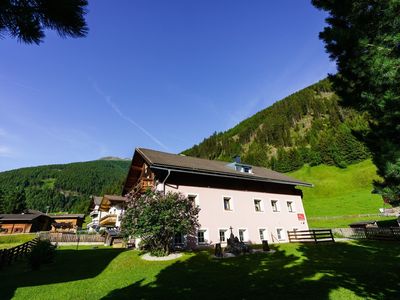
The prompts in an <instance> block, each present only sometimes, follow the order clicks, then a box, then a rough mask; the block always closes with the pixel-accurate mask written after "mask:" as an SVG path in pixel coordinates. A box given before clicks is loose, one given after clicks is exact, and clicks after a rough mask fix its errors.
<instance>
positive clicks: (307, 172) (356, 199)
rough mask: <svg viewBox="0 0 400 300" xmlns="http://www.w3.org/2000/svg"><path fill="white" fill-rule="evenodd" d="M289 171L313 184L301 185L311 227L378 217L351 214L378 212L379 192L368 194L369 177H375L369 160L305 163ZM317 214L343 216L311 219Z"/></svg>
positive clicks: (371, 179) (369, 190)
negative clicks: (345, 164) (343, 164)
mask: <svg viewBox="0 0 400 300" xmlns="http://www.w3.org/2000/svg"><path fill="white" fill-rule="evenodd" d="M289 175H291V176H293V177H295V178H298V179H301V180H304V181H307V182H310V183H313V184H314V187H313V188H302V190H303V195H304V197H303V204H304V207H305V210H306V214H307V217H309V218H310V221H309V225H310V226H311V227H339V226H345V227H347V225H348V224H349V223H352V222H355V221H359V220H371V219H372V220H375V219H376V220H378V219H381V218H379V217H354V215H358V214H378V213H379V208H380V207H383V205H384V204H383V201H382V198H381V197H380V196H378V195H374V194H371V191H372V181H373V180H374V179H377V178H378V177H377V175H376V167H375V166H374V165H373V163H372V162H371V161H370V160H366V161H363V162H360V163H358V164H354V165H350V166H348V167H347V168H345V169H340V168H337V167H334V166H326V165H320V166H315V167H310V166H304V167H303V168H301V169H300V170H297V171H295V172H292V173H290V174H289ZM386 207H387V206H386ZM320 216H344V217H343V218H338V219H327V220H326V222H325V221H324V220H313V219H312V217H320ZM350 216H351V217H350ZM347 221H349V222H347Z"/></svg>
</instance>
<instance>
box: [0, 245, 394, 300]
mask: <svg viewBox="0 0 400 300" xmlns="http://www.w3.org/2000/svg"><path fill="white" fill-rule="evenodd" d="M274 248H275V250H276V252H275V253H272V254H264V253H259V254H253V255H246V256H242V257H238V258H231V259H224V260H215V259H212V258H211V257H210V256H209V254H208V252H206V251H203V252H198V253H186V254H185V255H184V256H183V257H182V258H180V259H178V260H175V261H169V262H147V261H143V260H142V259H141V258H140V256H139V253H138V252H137V251H124V250H120V249H110V248H99V249H91V248H89V247H86V248H82V247H81V249H80V250H78V251H76V250H74V248H63V249H61V250H58V251H57V257H56V262H54V263H53V264H50V265H47V266H45V267H43V268H42V269H41V270H40V271H35V272H33V271H30V270H29V269H28V268H27V267H26V265H25V264H24V262H19V263H16V264H14V265H12V266H9V267H6V268H5V269H3V270H2V271H1V272H0V295H1V298H2V299H9V298H12V297H14V298H15V299H104V298H110V299H112V298H113V299H328V298H329V299H365V298H370V299H396V298H398V295H399V290H400V285H399V283H400V273H399V272H398V270H399V267H400V256H399V255H398V253H399V252H400V244H399V243H396V242H365V243H356V242H352V243H335V244H329V245H311V244H310V245H301V244H281V245H277V246H274Z"/></svg>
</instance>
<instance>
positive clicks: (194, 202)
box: [188, 194, 199, 206]
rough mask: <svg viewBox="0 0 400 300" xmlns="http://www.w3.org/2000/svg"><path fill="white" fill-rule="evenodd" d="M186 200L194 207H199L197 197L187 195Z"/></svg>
mask: <svg viewBox="0 0 400 300" xmlns="http://www.w3.org/2000/svg"><path fill="white" fill-rule="evenodd" d="M188 199H189V200H190V202H192V203H193V204H194V205H196V206H199V197H198V196H197V195H194V194H190V195H188Z"/></svg>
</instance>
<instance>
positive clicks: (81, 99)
mask: <svg viewBox="0 0 400 300" xmlns="http://www.w3.org/2000/svg"><path fill="white" fill-rule="evenodd" d="M115 3H118V5H115ZM324 18H325V15H324V14H323V13H322V12H320V11H317V10H316V9H315V8H314V7H312V5H311V4H310V1H308V0H301V1H300V0H285V1H282V0H280V1H265V0H260V1H232V0H226V1H223V0H220V1H215V0H209V1H194V0H193V1H187V0H181V1H174V0H171V1H164V0H159V1H155V0H154V1H153V0H142V1H132V0H125V1H122V0H120V1H118V2H116V1H91V3H90V6H89V13H88V15H87V22H88V26H89V28H90V32H89V35H88V36H87V37H86V38H83V39H72V38H67V39H63V38H60V37H58V36H57V34H56V33H54V32H48V33H47V37H46V39H45V42H44V43H42V44H41V45H40V46H36V45H24V44H21V43H18V42H17V41H16V40H14V39H10V38H4V39H2V40H0V44H1V47H0V57H1V58H2V59H1V60H0V171H2V170H8V169H14V168H19V167H25V166H34V165H41V164H54V163H66V162H74V161H87V160H94V159H97V158H100V157H103V156H108V155H113V156H120V157H131V155H132V154H133V151H134V148H135V147H148V148H152V149H158V150H162V151H170V152H180V151H182V150H184V149H186V148H188V147H190V146H192V145H193V144H196V143H198V142H200V141H202V140H203V138H205V137H207V136H209V135H210V134H212V133H213V132H214V131H223V130H226V129H229V128H230V127H232V126H234V125H235V124H237V123H238V122H240V121H241V120H243V119H245V118H246V117H249V116H251V115H252V114H254V113H255V112H257V111H259V110H261V109H263V108H265V107H267V106H269V105H271V104H272V103H273V102H275V101H277V100H279V99H281V98H283V97H285V96H287V95H289V94H291V93H293V92H295V91H296V90H299V89H301V88H303V87H306V86H308V85H310V84H312V83H314V82H316V81H318V80H320V79H322V78H324V77H325V76H326V74H327V73H329V72H335V64H334V63H333V62H331V61H329V58H328V55H327V54H326V53H325V51H324V47H323V43H322V41H320V40H319V39H318V32H319V31H321V30H322V28H323V26H324Z"/></svg>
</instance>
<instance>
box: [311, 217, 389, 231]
mask: <svg viewBox="0 0 400 300" xmlns="http://www.w3.org/2000/svg"><path fill="white" fill-rule="evenodd" d="M387 220H396V218H395V217H381V216H371V217H351V216H348V217H341V218H329V217H328V218H326V219H325V218H323V219H313V218H311V219H308V220H307V221H308V226H309V227H310V228H346V227H349V224H351V223H355V222H359V221H378V222H379V221H387Z"/></svg>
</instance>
